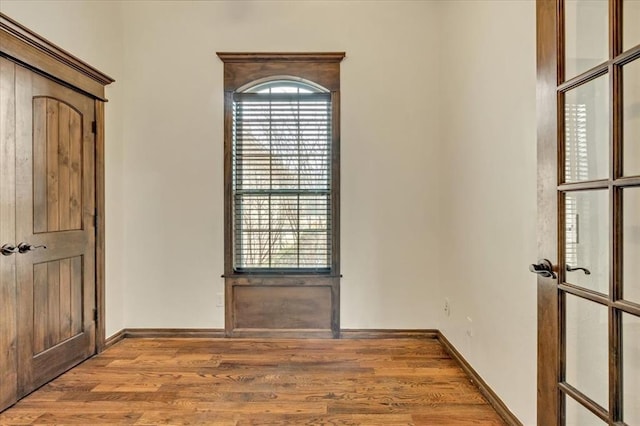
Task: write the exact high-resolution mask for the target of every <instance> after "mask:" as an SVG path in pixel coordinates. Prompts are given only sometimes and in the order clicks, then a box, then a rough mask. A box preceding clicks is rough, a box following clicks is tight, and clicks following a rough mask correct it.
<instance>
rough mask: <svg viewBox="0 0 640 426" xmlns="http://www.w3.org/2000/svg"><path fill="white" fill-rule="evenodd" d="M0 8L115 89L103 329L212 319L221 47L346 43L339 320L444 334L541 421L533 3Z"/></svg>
mask: <svg viewBox="0 0 640 426" xmlns="http://www.w3.org/2000/svg"><path fill="white" fill-rule="evenodd" d="M119 8H121V9H120V10H118V9H119ZM2 10H3V12H5V13H7V14H9V15H10V16H13V17H14V18H16V19H18V20H20V21H21V22H23V23H25V24H26V25H29V26H31V27H32V28H33V29H34V30H36V31H38V32H41V33H42V34H43V35H45V36H46V37H49V38H50V39H51V40H52V41H54V42H56V43H59V44H60V45H62V46H63V47H65V48H67V49H68V50H70V51H72V52H73V53H75V54H77V55H78V56H80V57H81V58H83V59H86V60H87V61H89V62H90V63H92V64H93V65H96V66H97V67H98V68H100V69H102V70H104V71H105V72H107V73H110V74H111V75H112V76H113V77H114V78H116V79H117V80H118V82H116V83H115V85H113V88H111V89H109V92H108V95H109V97H110V99H111V100H112V102H111V103H110V104H108V105H107V143H108V145H107V146H108V150H107V190H108V199H107V203H108V204H107V212H108V217H107V219H108V222H107V244H108V247H107V267H108V270H107V309H108V312H107V316H108V324H107V326H108V327H107V335H109V334H112V333H115V332H116V331H117V330H119V329H120V328H122V327H124V326H126V327H223V326H224V316H223V309H222V308H216V307H215V295H216V293H219V292H222V291H223V282H222V279H220V274H221V273H222V269H223V241H222V233H223V223H222V197H223V191H222V149H223V147H222V145H223V143H222V137H223V126H222V124H223V123H222V110H223V102H222V62H221V61H220V60H219V59H218V58H217V57H216V56H215V52H216V51H346V53H347V58H346V59H345V60H344V61H343V63H342V188H341V189H342V223H341V225H342V240H341V244H342V268H343V273H344V279H343V280H342V312H341V315H342V326H343V327H344V328H441V329H442V330H443V331H444V333H445V334H446V335H447V337H449V338H450V340H451V341H452V342H453V343H454V344H455V345H456V346H457V347H458V348H459V349H460V351H461V352H462V353H463V355H464V356H465V357H466V358H467V359H468V360H469V361H470V362H471V364H472V365H473V366H474V368H476V370H477V371H478V372H479V373H480V374H481V375H482V377H483V378H484V379H485V380H486V381H487V382H488V383H489V385H490V386H492V387H493V389H494V390H496V392H497V393H498V394H499V395H500V396H501V397H502V398H503V400H504V401H505V402H506V404H507V405H508V406H509V407H510V408H511V409H512V410H513V411H514V413H515V414H516V415H517V416H518V417H519V418H520V419H521V420H522V421H523V422H524V423H525V424H535V401H536V394H535V389H536V385H535V371H536V366H535V353H536V333H535V326H536V322H535V316H536V312H535V307H536V287H535V286H536V283H535V278H534V277H533V276H532V275H531V274H530V273H528V272H527V265H528V263H530V262H531V261H532V259H535V257H536V235H535V214H536V204H535V203H536V196H535V194H536V164H535V158H536V154H535V149H536V148H535V146H536V140H535V106H534V105H535V6H534V2H533V0H514V1H507V0H503V1H484V0H483V1H477V0H474V1H447V2H431V1H422V2H417V1H388V2H387V1H371V2H337V1H323V2H282V1H260V2H244V1H227V2H224V1H223V2H198V3H186V2H174V1H163V2H139V1H128V2H124V3H116V2H107V3H101V2H64V3H60V2H55V3H54V2H46V1H45V2H38V3H30V2H15V1H12V0H3V2H2ZM70 17H71V18H70ZM73 17H78V21H81V22H83V23H84V22H87V23H88V24H75V23H73V22H74V19H72V18H73ZM78 34H79V35H80V36H79V37H78V36H77V35H78ZM123 41H124V42H123ZM120 49H122V50H121V51H120ZM125 140H126V143H125ZM445 297H448V298H449V299H450V301H451V316H450V317H446V316H445V315H444V313H443V310H442V307H443V301H444V298H445ZM123 304H124V305H123ZM467 317H471V318H472V320H473V323H472V330H471V331H472V333H471V334H472V336H471V337H469V336H467V330H468V328H469V326H468V322H467V319H466V318H467Z"/></svg>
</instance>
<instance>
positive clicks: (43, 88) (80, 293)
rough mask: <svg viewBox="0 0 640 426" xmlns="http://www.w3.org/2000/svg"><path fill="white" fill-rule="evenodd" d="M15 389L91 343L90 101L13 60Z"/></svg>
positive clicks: (53, 371) (81, 354) (61, 367)
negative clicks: (18, 248)
mask: <svg viewBox="0 0 640 426" xmlns="http://www.w3.org/2000/svg"><path fill="white" fill-rule="evenodd" d="M15 70H16V72H15V82H16V84H15V88H16V91H15V114H16V115H15V116H16V120H15V123H16V124H15V129H16V130H15V141H16V143H15V156H16V160H15V165H16V166H15V175H16V189H15V191H16V192H15V193H16V215H15V223H16V232H15V238H16V242H17V243H22V248H23V250H22V252H21V253H17V254H16V255H15V265H16V282H17V313H18V322H17V324H18V325H17V329H18V339H17V348H18V351H17V352H18V356H17V366H18V367H17V370H18V396H23V395H25V394H26V393H28V392H30V391H32V390H33V389H35V388H37V387H38V386H40V385H42V384H43V383H46V382H47V381H49V380H51V379H52V378H54V377H55V376H57V375H59V374H60V373H62V372H63V371H65V370H67V369H68V368H70V367H71V366H73V365H75V364H77V363H78V362H80V361H82V360H84V359H86V358H88V357H89V356H91V355H92V354H93V353H94V352H95V322H94V309H95V307H96V301H95V298H96V293H95V282H96V281H95V277H96V275H95V227H94V220H93V218H94V209H95V177H94V162H95V151H94V149H95V148H94V134H93V132H92V126H93V122H94V116H95V111H94V109H95V106H94V101H93V99H92V98H89V97H87V96H84V95H82V94H80V93H78V92H76V91H73V90H71V89H68V88H66V87H64V86H62V85H60V84H58V83H55V82H54V81H52V80H49V79H47V78H45V77H42V76H40V75H39V74H36V73H34V72H32V71H29V70H27V69H26V68H23V67H21V66H16V67H15Z"/></svg>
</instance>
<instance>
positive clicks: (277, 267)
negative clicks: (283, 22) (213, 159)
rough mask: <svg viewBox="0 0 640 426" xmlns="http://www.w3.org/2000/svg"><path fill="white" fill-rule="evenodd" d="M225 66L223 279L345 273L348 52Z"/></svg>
mask: <svg viewBox="0 0 640 426" xmlns="http://www.w3.org/2000/svg"><path fill="white" fill-rule="evenodd" d="M218 56H219V57H220V58H221V59H222V60H223V62H224V64H225V72H224V74H225V276H232V275H236V274H264V273H267V274H295V275H304V274H312V275H318V274H320V275H330V276H337V275H339V262H338V260H339V244H338V242H339V226H338V225H339V202H340V198H339V179H340V173H339V170H340V165H339V159H340V157H339V152H340V151H339V143H340V139H339V129H340V123H339V95H340V61H341V60H342V58H343V57H344V54H343V53H294V54H277V53H276V54H271V53H264V54H261V53H246V54H245V53H218Z"/></svg>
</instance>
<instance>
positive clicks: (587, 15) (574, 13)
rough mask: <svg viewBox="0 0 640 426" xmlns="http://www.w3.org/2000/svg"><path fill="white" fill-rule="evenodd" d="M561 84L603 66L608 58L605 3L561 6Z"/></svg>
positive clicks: (592, 0) (589, 0)
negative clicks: (562, 47)
mask: <svg viewBox="0 0 640 426" xmlns="http://www.w3.org/2000/svg"><path fill="white" fill-rule="evenodd" d="M564 16H565V19H564V25H565V29H564V33H565V80H569V79H571V78H572V77H575V76H576V75H578V74H580V73H582V72H584V71H587V70H588V69H590V68H593V67H595V66H596V65H599V64H601V63H602V62H605V61H606V60H607V59H608V57H609V44H608V43H609V34H608V31H609V2H608V1H607V0H566V1H565V2H564Z"/></svg>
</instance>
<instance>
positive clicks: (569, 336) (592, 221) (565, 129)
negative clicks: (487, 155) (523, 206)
mask: <svg viewBox="0 0 640 426" xmlns="http://www.w3.org/2000/svg"><path fill="white" fill-rule="evenodd" d="M639 22H640V2H638V1H636V0H630V1H627V0H538V1H537V29H538V32H537V43H538V49H537V59H538V172H539V173H538V183H539V191H538V196H539V198H538V210H539V221H538V225H539V226H538V229H539V255H540V258H543V259H541V260H540V261H539V262H538V263H537V264H534V265H531V269H532V271H533V272H536V273H538V274H539V278H538V424H539V425H545V426H550V425H580V426H582V425H607V424H608V425H625V424H626V425H635V424H640V399H639V398H638V395H640V268H639V266H638V265H639V264H640V25H639ZM544 259H548V260H544Z"/></svg>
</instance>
